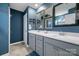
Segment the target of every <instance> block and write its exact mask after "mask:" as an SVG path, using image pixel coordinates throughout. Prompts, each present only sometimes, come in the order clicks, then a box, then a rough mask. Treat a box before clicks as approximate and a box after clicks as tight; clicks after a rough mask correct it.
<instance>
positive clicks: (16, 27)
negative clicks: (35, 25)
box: [10, 9, 23, 43]
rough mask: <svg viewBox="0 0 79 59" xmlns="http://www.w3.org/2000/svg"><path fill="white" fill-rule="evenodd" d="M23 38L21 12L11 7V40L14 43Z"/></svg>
mask: <svg viewBox="0 0 79 59" xmlns="http://www.w3.org/2000/svg"><path fill="white" fill-rule="evenodd" d="M22 40H23V12H20V11H17V10H14V9H11V40H10V43H15V42H19V41H22Z"/></svg>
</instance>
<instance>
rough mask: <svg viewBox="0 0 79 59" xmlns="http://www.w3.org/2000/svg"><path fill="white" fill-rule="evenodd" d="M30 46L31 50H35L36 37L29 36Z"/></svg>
mask: <svg viewBox="0 0 79 59" xmlns="http://www.w3.org/2000/svg"><path fill="white" fill-rule="evenodd" d="M29 46H30V48H31V49H33V50H35V35H34V34H31V33H30V34H29Z"/></svg>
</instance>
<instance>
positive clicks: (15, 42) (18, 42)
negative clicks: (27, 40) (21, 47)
mask: <svg viewBox="0 0 79 59" xmlns="http://www.w3.org/2000/svg"><path fill="white" fill-rule="evenodd" d="M22 42H24V41H19V42H15V43H12V44H10V45H15V44H19V43H22Z"/></svg>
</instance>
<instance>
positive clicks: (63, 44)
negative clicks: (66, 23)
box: [29, 30, 79, 56]
mask: <svg viewBox="0 0 79 59" xmlns="http://www.w3.org/2000/svg"><path fill="white" fill-rule="evenodd" d="M53 33H54V34H52V31H40V30H31V31H29V43H30V42H31V43H32V44H31V43H30V44H29V46H30V47H31V48H32V49H33V50H35V51H36V52H37V53H38V54H39V55H40V56H43V55H44V56H77V55H79V40H78V38H79V37H72V36H67V35H61V34H59V33H56V32H53ZM30 40H31V41H30Z"/></svg>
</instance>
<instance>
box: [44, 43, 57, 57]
mask: <svg viewBox="0 0 79 59" xmlns="http://www.w3.org/2000/svg"><path fill="white" fill-rule="evenodd" d="M44 55H45V56H58V52H57V48H56V47H55V46H53V45H51V44H49V43H45V42H44Z"/></svg>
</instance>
